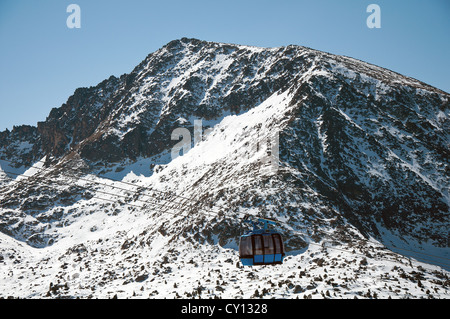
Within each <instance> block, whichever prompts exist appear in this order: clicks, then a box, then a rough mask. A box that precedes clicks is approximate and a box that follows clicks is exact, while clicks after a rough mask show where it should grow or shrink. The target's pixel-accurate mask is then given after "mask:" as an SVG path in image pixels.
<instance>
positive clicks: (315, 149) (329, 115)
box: [0, 38, 450, 261]
mask: <svg viewBox="0 0 450 319" xmlns="http://www.w3.org/2000/svg"><path fill="white" fill-rule="evenodd" d="M449 98H450V95H449V94H448V93H446V92H443V91H440V90H438V89H436V88H433V87H431V86H429V85H427V84H424V83H422V82H420V81H417V80H415V79H411V78H408V77H405V76H402V75H400V74H397V73H395V72H392V71H390V70H386V69H383V68H380V67H377V66H374V65H370V64H368V63H365V62H362V61H358V60H355V59H352V58H348V57H342V56H336V55H332V54H328V53H324V52H320V51H316V50H312V49H309V48H305V47H300V46H287V47H282V48H271V49H265V48H255V47H248V46H241V45H232V44H221V43H213V42H205V41H200V40H195V39H185V38H183V39H181V40H176V41H172V42H170V43H168V44H167V45H166V46H164V47H163V48H161V49H160V50H158V51H156V52H154V53H152V54H150V55H149V56H147V58H146V59H145V60H144V61H142V63H140V64H139V65H138V66H137V67H136V68H135V69H134V70H133V71H132V72H131V73H130V74H126V75H123V76H121V77H120V78H116V77H110V78H109V79H108V80H105V81H103V82H102V83H100V84H99V85H97V86H96V87H91V88H83V89H78V90H76V91H75V93H74V95H73V96H71V97H70V98H69V99H68V101H67V102H66V103H65V104H64V105H62V106H61V107H60V108H58V109H53V110H52V111H51V112H50V114H49V116H48V118H47V120H46V121H45V122H42V123H38V126H37V128H35V127H17V128H14V130H13V131H11V132H8V131H7V132H2V133H0V155H1V158H2V159H3V160H4V161H0V163H1V164H2V168H3V169H4V170H5V171H7V170H9V171H10V170H12V169H13V168H16V169H17V170H16V172H17V171H18V172H20V173H24V174H26V175H29V176H32V177H30V178H27V179H26V180H25V179H23V180H22V181H10V179H11V178H12V177H15V176H12V175H11V174H9V177H8V175H7V174H6V175H5V174H3V175H2V176H0V178H2V182H3V185H4V187H3V188H2V190H4V192H3V194H2V196H1V199H0V200H1V202H0V203H1V219H0V230H1V231H2V232H3V233H4V234H7V235H9V236H12V237H14V238H16V239H19V240H21V241H25V242H27V243H28V244H29V245H31V246H35V247H45V246H48V245H55V243H58V242H60V241H61V242H65V240H68V239H67V238H69V235H68V234H72V231H73V228H74V227H78V225H80V223H81V221H82V220H86V221H87V223H88V224H89V225H91V226H90V227H91V229H93V230H91V233H93V234H94V235H92V236H94V237H95V236H96V235H95V234H97V233H98V234H99V235H98V236H99V237H98V238H97V237H95V238H97V240H100V239H101V238H105V236H106V237H108V236H110V235H111V236H113V235H112V234H109V235H105V234H106V233H102V232H98V230H99V229H102V227H104V229H108V227H107V226H102V225H108V223H109V222H107V221H106V219H103V217H101V220H103V224H101V223H99V219H98V218H100V217H98V215H97V214H99V212H103V213H104V214H106V216H110V217H111V219H108V220H109V221H111V223H112V220H113V219H114V218H115V217H114V216H116V215H117V214H121V213H123V212H127V214H128V213H129V209H130V207H131V209H133V207H134V209H136V208H138V210H139V211H141V212H140V213H136V212H135V213H133V214H137V215H133V216H134V217H130V220H131V219H132V220H133V221H134V222H133V223H139V225H140V227H139V229H140V231H141V232H142V234H141V236H137V235H136V234H135V235H133V238H134V239H133V240H134V243H135V244H136V243H137V242H138V241H140V242H141V243H145V242H147V243H149V242H150V241H151V240H155V238H156V237H157V236H159V235H158V234H160V235H161V236H163V237H164V238H165V239H164V240H167V242H168V243H171V244H168V246H167V249H166V248H164V249H166V250H164V252H161V251H160V250H158V251H160V253H161V254H166V253H167V254H168V251H169V250H170V249H171V248H170V247H172V248H173V249H178V248H177V247H176V246H171V245H172V244H173V245H175V244H176V242H178V241H179V239H180V238H184V239H185V240H187V241H188V242H192V243H196V242H201V243H209V244H211V245H214V244H216V243H219V244H220V245H221V246H223V247H233V243H235V242H236V240H237V238H238V235H239V233H240V231H241V230H242V228H241V227H242V226H241V225H240V218H241V217H242V216H243V215H244V214H253V215H264V216H270V217H274V218H277V219H279V220H281V221H283V223H282V225H280V229H281V231H282V232H283V234H284V236H285V238H286V247H287V249H288V250H289V251H291V252H292V254H294V255H295V253H294V252H299V251H304V249H305V247H306V245H307V242H310V243H314V242H320V241H321V240H325V239H326V238H328V239H329V236H328V235H324V234H332V235H333V237H332V240H333V241H334V243H340V244H349V243H352V242H353V241H354V240H356V241H357V240H359V239H360V238H363V237H365V238H375V239H376V240H378V241H379V242H380V243H383V244H384V245H386V246H388V247H390V248H395V247H403V248H407V249H408V250H409V251H411V250H421V249H433V252H434V254H437V255H439V256H440V257H442V258H448V256H447V255H446V253H445V249H446V248H448V245H449V242H448V238H449V237H448V229H449V193H448V189H449V178H448V167H449V160H448V159H449V158H450V156H449V155H450V154H449V153H450V152H449V142H448V141H449V132H450V130H449V128H450V127H449V126H450V125H449V123H450V121H449V106H450V102H449ZM196 119H198V120H202V123H203V127H202V128H203V130H206V129H210V130H209V134H206V132H204V131H203V133H204V135H203V138H202V139H201V141H200V142H199V143H197V144H196V145H195V146H194V147H193V148H192V149H191V150H190V151H189V152H188V153H187V154H185V155H184V156H182V157H179V158H177V159H176V160H173V161H172V160H171V158H170V151H171V149H172V147H173V146H174V144H175V143H177V142H178V140H172V139H171V133H172V131H173V130H174V129H176V128H178V127H185V128H187V129H189V130H190V132H191V134H192V136H194V135H195V132H194V130H193V125H194V120H196ZM274 134H278V136H279V166H278V169H277V170H276V171H273V170H272V171H270V170H269V171H268V170H266V167H265V166H266V162H265V159H267V155H268V154H269V155H270V153H271V151H272V149H271V147H270V146H269V144H270V143H271V142H273V140H271V137H273V136H274ZM44 156H46V157H45V162H46V163H45V165H44V164H43V163H39V162H38V163H36V162H37V161H38V160H39V159H41V158H43V157H44ZM11 162H13V163H17V165H14V164H13V163H11ZM33 163H36V164H35V166H34V167H31V168H30V166H31V164H33ZM27 169H28V170H27ZM94 175H102V176H105V175H106V176H108V177H112V178H114V179H120V180H122V179H123V181H125V182H127V183H128V184H123V183H121V182H117V181H116V182H114V183H113V182H112V181H111V180H109V179H103V178H102V179H100V178H98V177H95V176H94ZM25 181H26V182H25ZM123 181H122V182H123ZM131 185H134V186H131ZM146 214H149V215H146ZM89 216H96V217H95V218H94V217H89ZM121 216H122V215H121ZM130 216H131V215H130ZM136 216H137V217H136ZM150 216H151V217H150ZM174 216H175V217H174ZM208 216H209V217H208ZM90 218H91V219H90ZM75 225H76V226H75ZM121 225H123V227H124V229H121V230H119V232H125V233H127V232H128V231H129V229H132V228H133V227H134V226H133V225H135V224H133V225H132V223H131V222H130V224H127V223H125V222H124V223H123V224H121ZM127 225H128V226H127ZM80 227H82V226H80ZM127 227H128V228H127ZM111 229H112V228H111ZM114 229H115V228H114ZM293 229H296V230H301V231H302V232H303V234H304V236H303V237H299V236H297V235H295V234H293V233H292V232H291V231H292V230H293ZM130 232H131V231H130ZM100 233H101V234H103V235H100ZM72 236H74V237H77V235H72ZM89 236H91V235H89ZM102 236H103V237H102ZM114 236H116V235H114ZM130 236H131V235H130ZM155 236H156V237H155ZM108 238H109V237H108ZM114 238H115V240H116V239H117V238H118V237H114ZM77 244H79V243H78V242H77ZM143 245H144V244H143ZM430 247H431V248H430ZM149 249H150V248H149ZM152 249H153V248H152ZM155 249H156V248H155ZM158 249H160V248H158ZM205 249H206V248H205ZM422 251H423V250H422ZM111 253H112V254H114V248H113V247H111ZM379 253H380V254H382V252H379ZM446 256H447V257H446ZM186 258H187V257H186ZM441 261H442V260H441Z"/></svg>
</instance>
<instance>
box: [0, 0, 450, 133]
mask: <svg viewBox="0 0 450 319" xmlns="http://www.w3.org/2000/svg"><path fill="white" fill-rule="evenodd" d="M71 3H75V4H78V5H79V6H80V8H81V28H80V29H69V28H68V27H67V25H66V19H67V17H68V16H69V15H70V13H67V12H66V8H67V6H68V5H69V4H71ZM371 3H375V4H378V5H379V6H380V8H381V28H380V29H369V28H368V27H367V25H366V19H367V17H368V16H369V13H366V8H367V6H368V5H369V4H371ZM182 37H193V38H198V39H201V40H208V41H217V42H227V43H237V44H246V45H255V46H262V47H277V46H284V45H288V44H298V45H304V46H308V47H311V48H314V49H318V50H322V51H327V52H330V53H334V54H342V55H347V56H351V57H354V58H357V59H360V60H364V61H367V62H370V63H373V64H376V65H379V66H383V67H386V68H389V69H391V70H394V71H396V72H399V73H402V74H404V75H408V76H411V77H414V78H416V79H419V80H421V81H423V82H426V83H428V84H431V85H433V86H436V87H438V88H440V89H442V90H444V91H446V92H450V62H449V59H450V1H449V0H427V1H425V0H369V1H365V0H328V1H326V0H277V1H275V0H272V1H267V0H239V1H238V0H227V1H217V0H198V1H195V0H192V1H188V0H180V1H178V0H172V1H167V0H159V1H152V0H142V1H138V0H128V1H118V0H108V1H106V0H89V1H87V0H70V1H65V0H39V1H35V0H28V1H26V0H0V131H2V130H4V129H6V128H9V129H11V128H12V126H13V125H20V124H30V125H36V123H37V122H38V121H43V120H45V118H46V116H47V115H48V113H49V111H50V110H51V108H53V107H59V106H61V104H62V103H64V102H65V101H66V100H67V98H68V97H69V96H70V95H71V94H72V93H73V92H74V90H75V89H76V88H78V87H88V86H92V85H96V84H98V83H99V82H101V81H102V80H104V79H106V78H108V77H109V76H110V75H115V76H120V75H121V74H124V73H129V72H130V71H131V70H132V69H133V68H134V67H135V66H136V65H137V64H139V63H140V62H141V61H142V60H143V59H144V58H145V57H146V56H147V55H148V54H149V53H151V52H154V51H155V50H157V49H158V48H160V47H161V46H163V45H164V44H166V43H168V42H169V41H171V40H174V39H179V38H182Z"/></svg>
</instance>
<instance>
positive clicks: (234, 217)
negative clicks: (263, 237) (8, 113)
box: [1, 159, 450, 266]
mask: <svg viewBox="0 0 450 319" xmlns="http://www.w3.org/2000/svg"><path fill="white" fill-rule="evenodd" d="M1 160H3V161H6V162H9V163H13V164H14V162H12V161H9V160H5V159H1ZM39 162H40V161H39ZM34 169H37V170H42V171H45V170H47V169H48V168H46V169H42V168H37V167H34ZM69 169H70V168H69ZM70 170H73V169H70ZM73 171H75V170H73ZM4 172H5V173H7V174H12V175H16V176H22V177H25V178H31V177H37V176H36V174H34V175H24V174H19V173H13V172H8V171H4ZM91 175H94V176H96V177H97V178H100V179H102V178H104V177H101V176H98V175H95V174H91ZM72 177H73V178H76V179H77V180H83V181H87V182H90V183H93V184H97V185H100V186H108V187H112V188H117V189H121V190H124V191H127V192H131V193H135V195H136V194H137V195H145V196H149V197H152V196H151V195H146V194H139V193H138V192H136V191H132V190H128V189H124V188H120V187H118V186H115V185H111V184H104V183H100V182H97V181H93V180H88V179H84V178H80V177H77V176H75V175H72ZM104 179H109V180H112V181H114V182H119V183H123V184H126V185H131V186H134V187H142V188H144V189H148V190H152V191H157V192H160V193H164V194H167V192H164V191H160V190H154V189H152V188H149V187H145V186H141V185H135V184H132V183H128V182H124V181H120V180H114V179H110V178H106V177H105V178H104ZM75 186H78V187H81V188H84V189H86V190H91V189H90V188H87V187H83V186H80V185H77V184H76V185H75ZM7 187H8V185H7V186H6V187H5V188H7ZM97 192H100V193H103V194H107V195H111V196H117V197H126V196H123V195H119V194H115V193H108V192H104V191H99V190H97ZM173 196H175V197H179V198H184V199H185V200H186V201H188V200H192V199H191V198H188V197H182V196H179V195H176V194H174V195H173ZM92 198H96V199H99V200H105V201H110V202H117V201H113V200H110V199H105V198H99V197H92ZM153 198H154V197H153ZM138 201H141V200H138ZM141 202H144V203H146V204H153V203H149V202H148V201H141ZM123 204H124V205H129V206H133V207H137V208H141V209H146V208H145V207H144V206H140V205H134V204H129V203H123ZM159 206H161V205H159ZM204 210H206V211H210V212H213V213H215V214H219V212H216V211H212V210H207V209H204ZM162 213H168V214H171V215H174V216H179V215H178V214H176V213H172V212H168V211H164V212H162ZM199 213H200V214H202V213H201V212H199ZM240 214H242V213H240ZM203 215H205V216H206V214H204V213H203ZM209 216H213V215H211V214H209ZM226 217H227V216H225V218H226ZM230 218H233V219H240V220H243V218H239V217H236V216H232V217H231V216H230ZM277 223H278V224H282V225H286V226H288V227H289V228H290V226H289V225H288V224H287V223H284V222H280V221H278V222H277ZM286 230H287V231H288V232H292V233H295V234H297V235H300V236H306V235H305V234H304V233H302V232H299V231H296V230H292V229H286ZM317 232H319V233H322V234H326V235H329V236H333V234H330V233H327V232H325V231H323V230H317ZM358 240H360V241H363V242H368V243H370V244H379V243H374V242H372V241H369V240H365V239H358ZM308 244H309V245H313V246H320V247H323V246H322V245H321V244H318V243H314V242H311V241H308ZM379 245H381V247H379V248H384V249H388V248H387V247H386V246H384V245H382V244H381V243H380V244H379ZM325 248H327V249H334V250H339V251H343V252H347V253H350V254H357V253H355V252H352V251H349V250H345V249H342V248H337V247H330V246H326V247H325ZM396 249H400V250H405V251H409V252H412V253H415V254H419V255H425V256H429V257H433V258H439V259H443V260H450V259H449V258H445V257H441V256H435V255H431V254H425V253H421V252H417V251H413V250H408V249H402V248H397V247H396ZM388 251H389V252H391V253H394V254H398V253H395V252H393V251H391V250H389V249H388ZM358 255H362V256H364V255H363V254H358ZM398 255H400V256H402V257H404V256H403V255H401V254H398ZM379 259H383V260H388V261H392V260H390V259H387V258H379ZM421 259H422V260H425V261H429V262H432V263H434V262H436V261H432V260H427V259H425V258H421ZM440 264H442V265H446V266H450V264H447V263H442V262H440Z"/></svg>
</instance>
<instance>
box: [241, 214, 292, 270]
mask: <svg viewBox="0 0 450 319" xmlns="http://www.w3.org/2000/svg"><path fill="white" fill-rule="evenodd" d="M244 222H247V223H250V224H252V225H253V230H251V231H249V232H247V233H245V234H244V235H242V236H241V238H240V241H239V258H240V260H241V263H242V265H244V266H253V265H276V264H282V263H283V258H284V255H285V253H284V246H283V239H282V238H281V235H280V233H278V232H276V231H274V230H271V229H268V228H267V227H268V225H269V224H271V225H276V223H275V221H273V220H271V219H267V218H259V219H258V221H257V222H253V221H248V220H244ZM260 225H263V228H262V229H261V228H258V226H260Z"/></svg>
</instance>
